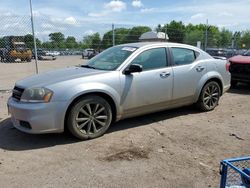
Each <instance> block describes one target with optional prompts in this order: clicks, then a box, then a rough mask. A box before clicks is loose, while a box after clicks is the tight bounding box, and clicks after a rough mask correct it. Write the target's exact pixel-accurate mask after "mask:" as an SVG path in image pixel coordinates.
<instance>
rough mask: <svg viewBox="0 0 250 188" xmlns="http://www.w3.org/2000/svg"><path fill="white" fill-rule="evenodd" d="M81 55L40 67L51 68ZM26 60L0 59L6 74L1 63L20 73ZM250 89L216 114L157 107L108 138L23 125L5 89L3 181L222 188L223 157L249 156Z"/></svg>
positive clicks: (1, 97) (1, 107) (0, 129)
mask: <svg viewBox="0 0 250 188" xmlns="http://www.w3.org/2000/svg"><path fill="white" fill-rule="evenodd" d="M63 60H65V59H63ZM67 60H70V59H67ZM81 61H82V60H81V59H78V60H77V61H68V62H62V63H61V64H60V62H57V61H55V62H53V63H51V62H46V63H45V62H43V63H40V64H39V65H40V66H41V67H42V66H44V68H43V71H45V70H49V69H53V68H58V67H63V66H67V65H74V64H79V63H81ZM56 63H58V64H57V65H55V64H56ZM59 64H60V65H59ZM15 65H18V66H15ZM21 65H22V66H26V64H16V63H15V64H4V65H2V64H0V70H1V74H2V72H4V71H3V69H2V67H5V68H4V70H11V72H15V73H18V72H19V70H20V69H21ZM22 70H24V69H22ZM4 74H5V75H7V76H8V74H7V73H6V72H5V73H4ZM24 74H25V71H24V72H22V73H20V74H18V75H15V76H13V77H12V76H10V77H6V78H3V77H2V76H1V78H0V81H1V82H0V83H1V84H3V85H4V86H6V87H7V88H8V87H10V86H13V83H14V81H15V79H16V78H19V77H21V76H22V75H24ZM27 74H29V72H27ZM249 95H250V86H247V85H240V86H239V87H238V88H237V89H233V90H230V91H229V92H228V93H226V94H225V95H224V96H223V97H222V98H221V101H220V105H219V106H218V107H217V108H216V109H215V110H214V111H212V112H207V113H200V112H199V111H197V110H195V109H194V108H193V107H184V108H178V109H175V110H168V111H163V112H159V113H154V114H150V115H146V116H141V117H137V118H132V119H128V120H123V121H121V122H118V123H116V124H114V125H112V126H111V128H110V130H109V131H108V133H107V134H105V135H104V136H102V137H100V138H97V139H94V140H89V141H81V142H79V141H78V140H76V139H74V138H73V137H71V136H70V135H68V134H66V133H65V134H47V135H29V134H25V133H22V132H20V131H18V130H16V129H15V128H13V126H12V124H11V122H10V119H9V116H8V115H7V109H6V101H7V98H8V97H9V96H10V93H9V92H5V91H4V92H3V91H2V92H0V187H35V186H37V185H39V186H40V187H69V186H70V187H164V188H165V187H171V188H175V187H186V188H189V187H192V188H193V187H194V188H198V187H218V186H219V178H220V175H219V162H220V160H222V159H225V158H232V157H239V156H247V155H249V154H250V148H249V141H250V137H249V133H250V126H249V125H250V118H249V117H250V115H249V114H250V100H249Z"/></svg>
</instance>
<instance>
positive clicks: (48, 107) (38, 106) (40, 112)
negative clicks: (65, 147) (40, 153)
mask: <svg viewBox="0 0 250 188" xmlns="http://www.w3.org/2000/svg"><path fill="white" fill-rule="evenodd" d="M7 105H8V109H9V113H10V114H11V120H12V123H13V125H14V127H16V128H17V129H19V130H20V131H23V132H26V133H31V134H41V133H60V132H63V131H64V116H65V110H63V109H64V108H63V105H66V102H49V103H24V102H19V101H16V100H15V99H13V98H12V97H10V98H9V100H8V104H7ZM24 125H28V126H24Z"/></svg>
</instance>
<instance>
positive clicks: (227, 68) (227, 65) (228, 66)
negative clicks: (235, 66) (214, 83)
mask: <svg viewBox="0 0 250 188" xmlns="http://www.w3.org/2000/svg"><path fill="white" fill-rule="evenodd" d="M229 69H230V62H229V61H227V63H226V70H227V71H228V72H229Z"/></svg>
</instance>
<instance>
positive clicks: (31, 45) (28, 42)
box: [24, 34, 42, 49]
mask: <svg viewBox="0 0 250 188" xmlns="http://www.w3.org/2000/svg"><path fill="white" fill-rule="evenodd" d="M24 42H25V44H26V47H27V48H30V49H33V48H34V39H33V35H32V34H27V35H25V36H24ZM41 44H42V43H41V41H40V40H39V39H38V38H36V46H37V48H40V47H41Z"/></svg>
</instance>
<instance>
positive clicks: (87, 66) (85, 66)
mask: <svg viewBox="0 0 250 188" xmlns="http://www.w3.org/2000/svg"><path fill="white" fill-rule="evenodd" d="M81 67H84V68H89V69H96V68H95V67H92V66H89V65H81Z"/></svg>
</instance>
